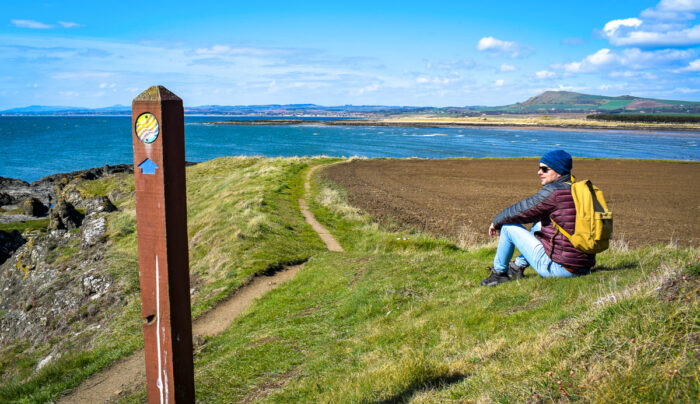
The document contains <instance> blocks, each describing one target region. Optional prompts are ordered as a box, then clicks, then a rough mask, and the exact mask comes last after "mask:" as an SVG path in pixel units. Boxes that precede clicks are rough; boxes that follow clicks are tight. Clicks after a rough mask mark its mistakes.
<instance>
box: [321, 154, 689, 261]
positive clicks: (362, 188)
mask: <svg viewBox="0 0 700 404" xmlns="http://www.w3.org/2000/svg"><path fill="white" fill-rule="evenodd" d="M538 161H539V160H538V159H444V160H419V159H408V160H394V159H381V160H354V161H351V162H349V163H343V164H337V165H333V166H330V167H327V168H326V169H325V170H324V171H323V173H324V175H325V176H326V178H328V179H330V180H332V181H333V182H335V183H337V184H338V185H340V186H342V187H343V188H345V189H346V190H347V192H348V198H349V200H350V203H351V204H352V205H353V206H356V207H358V208H361V209H363V210H364V211H365V212H367V213H369V214H371V215H373V216H374V217H375V218H377V219H378V220H380V221H381V222H383V223H398V224H401V225H408V226H410V227H412V228H415V229H418V230H421V231H425V232H428V233H432V234H437V235H446V236H449V237H451V238H454V239H455V240H458V241H460V242H463V243H465V244H475V243H481V242H485V241H487V240H488V235H487V229H488V227H489V224H490V223H491V221H492V220H493V218H494V217H495V216H496V214H498V213H499V212H500V211H501V210H503V209H504V208H506V207H508V206H510V205H511V204H513V203H515V202H517V201H519V200H521V199H523V198H526V197H528V196H531V195H534V194H535V193H536V192H537V191H538V190H539V189H540V187H541V186H540V184H539V177H538V176H537V166H538ZM572 172H573V174H574V176H575V177H576V178H578V179H585V178H587V179H590V180H591V181H592V182H593V183H594V184H595V185H596V186H598V187H599V188H601V189H602V190H603V192H604V194H605V199H606V201H607V203H608V208H609V209H610V210H611V211H612V212H613V215H614V220H615V222H614V226H615V230H614V238H615V239H621V240H622V241H623V242H625V243H629V245H630V246H631V247H637V246H642V245H649V244H658V243H662V244H668V243H677V244H678V245H682V246H693V247H698V245H699V244H700V243H699V241H700V163H692V162H691V163H687V162H663V161H640V160H605V159H574V169H573V171H572Z"/></svg>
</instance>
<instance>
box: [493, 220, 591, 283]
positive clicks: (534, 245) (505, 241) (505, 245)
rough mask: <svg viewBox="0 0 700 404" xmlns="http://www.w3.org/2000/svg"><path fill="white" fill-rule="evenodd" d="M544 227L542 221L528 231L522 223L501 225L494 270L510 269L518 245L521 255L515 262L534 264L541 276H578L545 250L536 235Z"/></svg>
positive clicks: (521, 264)
mask: <svg viewBox="0 0 700 404" xmlns="http://www.w3.org/2000/svg"><path fill="white" fill-rule="evenodd" d="M540 228H542V223H539V222H538V223H535V224H534V225H533V226H532V230H530V231H528V230H527V229H526V228H525V226H523V225H520V224H506V225H503V227H501V236H500V237H499V239H498V249H496V256H495V257H494V259H493V268H494V271H495V272H497V273H499V274H504V273H506V272H507V271H508V263H509V262H510V259H511V258H512V257H513V252H514V250H515V247H518V250H519V251H520V256H519V257H518V258H516V259H515V264H516V265H519V266H522V267H527V266H532V269H534V270H535V272H537V273H538V274H539V275H540V276H541V277H543V278H547V277H562V278H570V277H574V276H578V275H576V274H572V273H571V272H569V271H567V270H566V269H564V267H562V266H561V265H559V264H558V263H556V262H554V261H552V260H551V259H550V258H549V256H547V253H546V252H545V251H544V246H543V245H542V243H541V242H540V241H539V240H538V239H537V238H536V237H535V232H536V231H538V230H539V229H540Z"/></svg>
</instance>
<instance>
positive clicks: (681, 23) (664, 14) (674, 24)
mask: <svg viewBox="0 0 700 404" xmlns="http://www.w3.org/2000/svg"><path fill="white" fill-rule="evenodd" d="M698 12H700V0H662V1H661V2H660V3H659V4H658V5H657V6H656V7H652V8H649V9H646V10H644V11H642V12H641V13H640V17H641V18H636V17H633V18H625V19H617V20H612V21H609V22H608V23H606V24H605V26H604V27H603V30H602V36H603V37H604V38H606V39H607V40H608V41H610V43H611V44H612V45H614V46H636V47H665V46H674V47H683V46H694V45H698V44H700V25H697V24H696V25H691V23H690V21H692V20H695V18H696V16H697V13H698Z"/></svg>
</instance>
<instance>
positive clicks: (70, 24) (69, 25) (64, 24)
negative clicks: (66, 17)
mask: <svg viewBox="0 0 700 404" xmlns="http://www.w3.org/2000/svg"><path fill="white" fill-rule="evenodd" d="M58 25H60V26H62V27H63V28H76V27H79V26H80V24H78V23H77V22H67V21H59V22H58Z"/></svg>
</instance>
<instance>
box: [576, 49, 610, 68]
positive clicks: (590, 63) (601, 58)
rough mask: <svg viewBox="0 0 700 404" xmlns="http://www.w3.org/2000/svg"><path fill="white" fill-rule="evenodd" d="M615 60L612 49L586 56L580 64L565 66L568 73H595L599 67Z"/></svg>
mask: <svg viewBox="0 0 700 404" xmlns="http://www.w3.org/2000/svg"><path fill="white" fill-rule="evenodd" d="M614 60H615V57H614V56H613V54H612V52H611V51H610V49H607V48H603V49H601V50H599V51H598V52H596V53H594V54H592V55H588V56H586V57H585V58H584V59H583V60H582V61H580V62H572V63H567V64H565V65H564V70H565V71H566V72H567V73H586V72H591V71H595V70H597V69H598V67H600V66H603V65H606V64H609V63H611V62H612V61H614Z"/></svg>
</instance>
